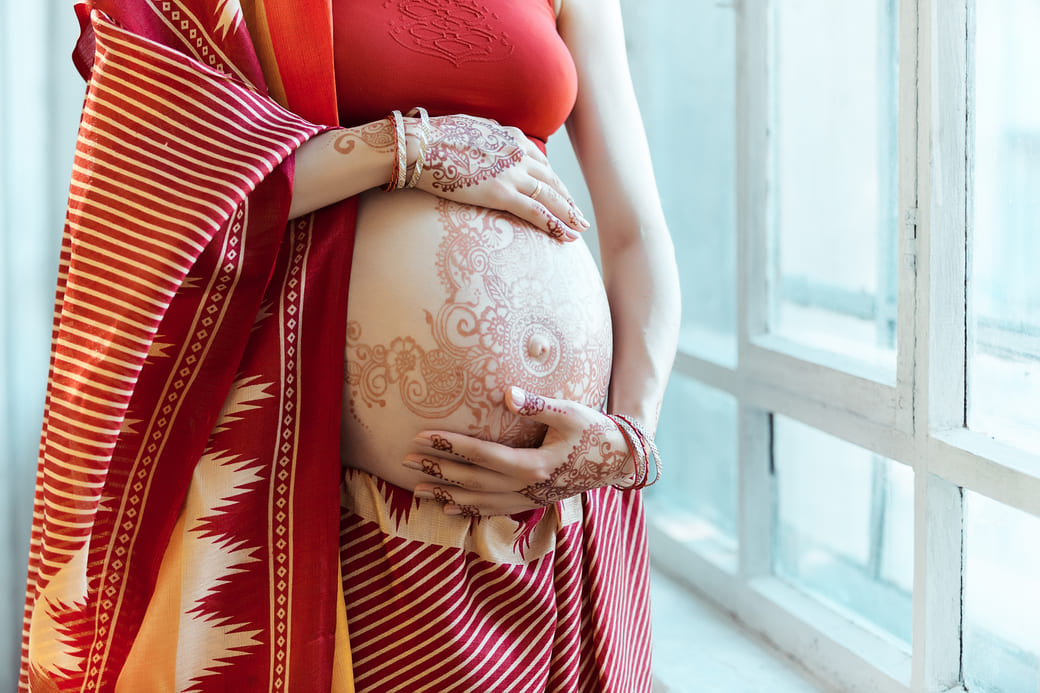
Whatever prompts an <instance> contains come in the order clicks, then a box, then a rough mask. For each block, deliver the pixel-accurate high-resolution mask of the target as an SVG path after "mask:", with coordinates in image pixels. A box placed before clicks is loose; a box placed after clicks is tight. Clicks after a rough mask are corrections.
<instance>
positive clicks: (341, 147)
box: [332, 120, 397, 154]
mask: <svg viewBox="0 0 1040 693" xmlns="http://www.w3.org/2000/svg"><path fill="white" fill-rule="evenodd" d="M358 142H363V143H364V144H367V145H368V146H369V147H371V148H372V149H374V150H376V151H377V152H392V151H395V150H396V149H397V135H396V133H395V132H394V129H393V128H392V127H390V126H389V125H388V124H387V121H385V120H379V121H376V122H374V123H368V124H367V125H364V126H362V127H360V128H352V129H350V130H344V131H343V132H342V133H341V134H340V135H339V136H338V137H337V138H336V139H335V141H333V143H332V146H333V147H334V148H335V149H336V151H337V152H339V153H340V154H350V153H351V152H352V151H354V148H355V147H356V146H357V143H358Z"/></svg>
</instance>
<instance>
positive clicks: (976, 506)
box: [964, 491, 1040, 693]
mask: <svg viewBox="0 0 1040 693" xmlns="http://www.w3.org/2000/svg"><path fill="white" fill-rule="evenodd" d="M964 506H965V507H964V512H965V515H964V525H965V560H964V683H965V684H967V686H968V690H971V691H980V692H981V693H1017V692H1018V691H1025V692H1028V693H1034V692H1035V691H1038V690H1040V589H1037V587H1038V586H1040V552H1038V551H1035V550H1033V549H1032V548H1031V547H1034V546H1036V538H1037V537H1038V536H1040V518H1037V517H1034V516H1033V515H1029V514H1027V513H1024V512H1021V511H1019V510H1015V509H1014V508H1010V507H1008V506H1006V505H1003V504H1001V503H997V502H996V501H993V500H990V499H989V498H986V497H984V496H980V495H978V494H976V493H972V492H970V491H969V492H965V494H964Z"/></svg>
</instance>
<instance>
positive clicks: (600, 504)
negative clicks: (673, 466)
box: [20, 0, 649, 693]
mask: <svg viewBox="0 0 1040 693" xmlns="http://www.w3.org/2000/svg"><path fill="white" fill-rule="evenodd" d="M77 10H78V12H79V14H80V18H81V21H82V22H83V27H84V31H83V33H82V36H81V39H80V42H79V44H78V46H77V51H76V55H75V57H76V61H77V65H78V66H79V67H80V70H81V72H83V74H84V76H89V85H88V91H87V95H86V99H85V102H84V107H83V115H82V119H81V125H80V132H79V138H78V142H77V150H76V158H75V163H74V171H73V178H72V184H71V189H70V195H69V207H68V214H67V224H66V230H65V235H64V239H63V245H62V253H61V264H60V269H59V288H58V295H57V301H56V311H55V319H54V335H53V346H52V361H51V373H50V380H49V384H48V397H47V406H46V410H45V415H44V428H43V436H42V440H41V446H40V464H39V470H38V474H37V487H36V502H35V513H34V523H33V535H32V548H31V555H30V569H29V581H28V590H27V602H26V622H25V635H24V647H23V662H22V676H21V681H20V689H21V690H23V691H36V692H37V693H42V692H51V691H62V692H65V691H105V692H108V691H142V690H148V691H167V690H169V691H197V692H200V693H207V692H210V691H285V692H288V691H293V692H300V691H303V692H310V691H314V692H319V693H325V692H328V691H334V692H335V693H346V692H348V691H353V690H355V667H354V666H353V664H352V657H351V653H352V645H353V646H354V649H355V650H356V651H361V652H364V648H365V646H366V645H368V647H369V649H368V651H367V653H366V654H364V657H365V661H366V662H367V663H368V664H366V666H368V667H369V671H371V670H372V669H378V668H379V667H380V666H384V667H387V668H389V669H393V670H396V669H400V668H402V667H405V666H406V665H407V666H409V667H413V668H414V667H417V669H416V671H417V672H418V673H414V674H410V675H409V676H408V677H405V678H404V679H401V680H394V679H392V677H391V678H386V677H383V678H379V679H378V680H379V681H380V683H369V684H365V685H366V686H368V687H367V688H366V687H365V686H362V685H361V684H359V685H358V686H357V689H358V690H380V691H381V690H438V691H443V690H502V691H514V690H516V691H519V690H546V689H548V690H560V691H570V690H579V689H580V690H609V691H634V690H644V689H646V688H648V684H649V678H648V662H649V654H648V652H649V650H648V648H649V643H648V638H649V632H648V625H647V618H646V561H645V544H644V539H643V530H642V515H641V507H640V506H639V500H638V496H637V495H636V494H621V493H618V492H616V491H613V490H604V491H601V492H594V493H590V494H587V496H586V498H585V499H584V500H583V501H582V502H581V503H580V505H581V506H582V507H581V516H580V521H578V522H572V523H570V524H568V525H567V527H566V528H564V529H563V530H561V531H560V533H559V536H557V537H556V538H555V539H554V540H553V542H551V543H553V546H552V547H551V548H552V549H553V550H552V551H549V552H548V553H545V554H543V555H542V556H540V557H539V558H538V559H537V560H532V561H530V563H529V564H525V565H523V566H521V567H519V568H518V567H516V566H514V565H505V567H502V568H495V567H494V566H491V565H490V564H488V566H485V567H483V568H480V569H479V570H478V569H476V568H473V566H475V565H476V564H477V563H476V562H475V561H473V560H471V559H470V558H468V557H465V556H462V555H461V554H460V553H459V552H458V551H455V552H454V553H452V552H451V551H445V550H442V549H443V547H431V548H430V549H429V551H427V552H426V553H423V551H424V549H421V548H417V544H416V543H415V542H411V543H409V542H407V541H405V540H401V539H399V538H397V537H394V538H380V537H379V536H377V535H376V534H375V533H373V532H372V531H370V528H368V527H367V526H364V525H363V523H361V522H358V521H356V519H355V518H356V517H357V516H356V515H354V514H352V513H349V512H346V511H345V509H344V508H343V507H342V505H341V493H340V486H341V481H342V473H341V462H340V458H339V427H340V401H341V396H342V378H343V354H344V340H345V335H346V305H347V288H348V282H349V276H348V274H349V273H348V272H347V271H345V269H344V268H349V267H350V264H351V254H352V245H353V243H352V240H353V224H354V216H355V211H356V203H355V202H354V201H352V200H348V201H345V202H343V203H341V204H339V205H334V206H332V207H329V208H326V209H324V210H322V211H320V212H318V213H315V214H312V215H309V216H307V217H304V218H301V219H296V220H293V221H292V222H291V223H288V222H287V217H288V208H289V202H290V199H291V194H292V190H291V189H292V157H293V152H294V151H295V149H296V148H297V147H298V146H299V145H300V144H301V143H302V142H304V141H306V140H307V139H308V138H309V137H311V136H313V135H314V134H316V133H318V132H321V131H323V130H324V129H326V128H328V127H331V126H334V125H335V124H336V94H335V90H334V87H333V85H334V83H335V81H334V79H333V71H332V31H331V25H330V6H329V0H297V1H296V2H293V3H284V2H283V3H279V2H274V1H273V0H252V2H247V1H246V0H242V2H241V4H240V3H239V1H238V0H95V1H94V2H92V3H90V5H89V7H88V6H86V5H79V6H77ZM384 492H386V493H388V494H389V495H392V493H391V492H388V491H386V490H385V489H384ZM389 495H388V496H387V497H389ZM406 505H407V502H406ZM395 542H396V543H395ZM372 550H377V551H383V552H384V553H385V554H387V555H390V554H393V555H394V556H397V557H400V555H402V554H406V555H407V556H408V560H411V561H412V565H413V567H414V570H412V573H411V574H410V575H409V576H408V579H409V580H412V581H421V582H422V584H423V585H424V588H425V589H426V590H427V591H428V592H436V591H437V590H440V589H444V588H445V586H447V585H452V584H456V583H457V582H458V581H459V580H462V581H468V582H469V583H472V584H473V585H477V587H475V591H476V592H480V591H482V590H483V591H485V592H487V590H488V589H490V588H485V587H484V586H483V585H484V583H485V582H486V583H487V584H491V585H494V586H495V587H494V589H493V590H491V591H490V592H487V593H488V594H489V595H491V596H492V597H493V598H494V601H496V603H500V604H501V603H503V600H506V601H509V600H510V599H511V600H513V602H512V603H513V605H514V608H513V609H512V611H504V612H503V613H502V614H501V616H500V617H497V618H499V621H497V622H496V621H493V620H492V621H488V620H487V619H480V618H476V619H475V620H474V618H471V617H472V616H473V614H470V613H467V610H469V611H473V610H475V609H479V608H482V607H480V606H476V605H474V604H472V603H471V602H467V601H465V600H463V601H460V602H457V603H453V604H449V605H448V607H446V609H445V610H443V611H444V612H443V613H441V614H440V617H441V618H442V619H445V620H444V624H445V625H443V626H442V625H441V621H435V620H434V621H431V620H430V619H426V622H425V625H426V626H429V625H430V623H434V624H435V625H436V627H437V628H439V629H440V628H443V629H447V628H448V625H450V624H459V623H470V622H478V621H479V622H480V623H482V624H484V625H483V626H482V628H485V627H486V628H487V629H488V630H489V631H495V632H498V631H501V632H500V633H498V635H497V636H495V637H498V640H494V638H493V637H492V635H493V633H492V635H488V634H486V633H484V632H483V631H481V632H480V633H479V636H480V637H483V638H485V639H486V638H492V641H494V642H499V641H501V642H503V643H506V644H508V645H510V646H511V647H512V650H511V651H515V652H521V653H522V654H523V656H516V657H511V658H510V659H509V660H508V661H509V662H510V664H509V666H508V667H506V668H503V669H502V670H501V671H496V670H495V667H496V666H500V665H499V664H498V663H497V662H496V661H495V657H497V656H498V655H497V654H496V653H498V652H499V650H496V649H494V648H492V649H490V650H488V651H489V652H491V653H492V654H495V656H494V657H485V658H484V659H483V660H481V662H480V663H479V664H478V665H476V666H477V670H476V671H471V670H470V669H472V668H473V666H471V665H472V664H473V662H472V661H469V660H467V661H463V660H461V659H460V660H459V661H452V659H451V658H452V647H451V646H450V642H449V645H448V647H447V648H445V647H443V646H442V645H443V643H437V642H436V638H435V635H434V634H432V633H430V634H426V635H424V636H423V637H422V638H421V639H418V640H416V639H414V638H413V639H412V640H408V639H407V638H401V639H398V640H397V641H396V643H397V646H394V643H393V642H390V643H387V644H386V645H385V646H384V645H378V646H377V647H373V645H372V643H378V642H379V641H378V637H377V636H378V635H379V634H380V633H381V632H383V631H384V630H386V629H388V628H390V627H391V626H393V627H396V628H401V627H402V624H401V623H400V622H397V621H394V619H395V618H396V617H394V616H393V615H391V613H390V612H389V611H387V610H386V607H382V606H380V605H376V606H375V607H373V608H372V609H368V610H367V611H366V612H365V616H364V617H363V618H359V619H358V622H354V621H353V620H352V621H351V623H350V627H349V629H348V615H347V614H348V611H349V609H348V608H347V607H346V605H345V601H344V592H345V591H346V594H347V598H348V599H351V600H352V602H351V604H352V605H353V604H354V603H355V602H356V601H360V600H363V599H364V598H365V597H366V595H367V594H368V591H367V590H370V589H371V588H372V587H371V586H372V585H377V584H380V583H386V584H397V583H396V581H397V580H398V579H399V577H400V576H395V575H388V574H382V575H368V576H364V577H363V579H362V577H360V576H359V571H360V570H362V569H363V567H364V562H363V558H362V557H363V555H365V552H366V551H372ZM448 553H451V554H452V555H450V556H449V555H447V554H448ZM522 553H523V552H522V551H521V554H522ZM460 560H462V561H466V565H467V566H469V567H470V568H469V569H470V570H477V573H472V572H471V573H468V574H466V573H465V571H463V574H459V573H458V571H457V570H447V569H445V568H444V566H447V565H449V564H452V563H451V562H452V561H455V562H456V563H454V564H452V565H459V564H458V561H460ZM375 565H386V563H385V562H383V563H376V564H375ZM359 566H360V568H359ZM348 570H349V571H350V572H351V577H350V578H347V577H346V572H347V571H348ZM410 570H411V569H410ZM496 570H497V572H496ZM480 571H483V572H480ZM384 572H386V571H384ZM482 581H484V582H482ZM534 593H537V594H539V595H542V596H543V597H544V595H549V597H550V598H549V599H548V603H551V604H553V605H555V610H554V611H550V612H546V613H542V612H539V613H536V614H534V616H531V615H530V614H525V613H524V611H523V610H524V605H525V604H528V605H529V606H531V607H533V606H535V605H539V604H545V603H547V602H546V599H545V598H541V599H539V600H531V599H528V597H527V596H525V595H530V594H534ZM467 619H468V620H467ZM524 619H527V620H524ZM391 621H394V622H393V623H391ZM503 623H505V624H514V623H523V624H524V625H523V627H522V628H521V627H517V628H506V629H505V630H502V629H501V628H500V627H499V626H501V624H503ZM404 626H407V627H410V628H412V629H413V630H414V631H415V632H420V629H419V627H418V625H414V626H408V624H404ZM355 627H356V628H357V629H358V631H359V632H360V633H362V634H363V635H364V634H365V633H367V635H364V637H363V638H362V637H361V636H359V637H358V638H357V642H351V640H350V637H349V635H348V631H349V632H350V633H353V631H354V629H355ZM474 637H476V635H475V636H474ZM403 642H407V643H409V644H408V645H407V647H404V646H402V645H401V643H403ZM475 642H484V641H483V640H479V638H477V640H475ZM434 644H435V645H437V646H432V645H434ZM359 647H360V648H361V650H358V649H357V648H359ZM496 647H497V646H496ZM503 651H504V650H503ZM359 661H360V660H359ZM444 667H449V668H450V667H455V668H456V669H457V670H458V671H457V673H456V674H453V675H452V676H450V677H445V675H444V672H445V671H446V669H445V668H444ZM450 670H451V671H455V669H450ZM359 680H360V679H359ZM370 680H371V681H376V678H374V677H370ZM395 681H396V682H395ZM435 682H437V683H435ZM478 682H484V683H478ZM491 682H495V683H491Z"/></svg>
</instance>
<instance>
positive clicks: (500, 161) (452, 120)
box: [426, 115, 524, 192]
mask: <svg viewBox="0 0 1040 693" xmlns="http://www.w3.org/2000/svg"><path fill="white" fill-rule="evenodd" d="M430 123H431V125H432V126H433V133H432V135H433V136H432V138H431V139H430V145H429V150H428V151H427V155H426V156H427V158H426V166H427V170H428V171H429V172H430V175H431V176H432V177H433V182H432V184H431V185H432V186H433V187H434V188H435V189H438V190H443V191H444V192H453V191H455V190H458V189H459V188H466V187H469V186H472V185H477V184H478V183H481V182H483V181H485V180H489V179H491V178H495V177H496V176H498V175H499V174H501V173H502V172H503V171H505V170H506V169H509V168H511V167H513V166H515V165H516V164H518V163H520V161H521V160H523V158H524V151H523V149H521V148H520V144H519V143H518V142H517V141H516V139H515V138H514V137H513V135H512V134H511V133H510V132H509V130H507V129H506V128H504V127H502V126H501V125H498V124H497V123H493V122H491V121H489V120H483V119H480V118H473V117H471V116H466V115H452V116H440V117H437V118H431V119H430Z"/></svg>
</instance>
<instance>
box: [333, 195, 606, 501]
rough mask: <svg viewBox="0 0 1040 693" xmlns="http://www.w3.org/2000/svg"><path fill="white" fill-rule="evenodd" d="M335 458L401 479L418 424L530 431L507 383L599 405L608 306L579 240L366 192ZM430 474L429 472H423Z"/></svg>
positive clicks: (533, 434) (408, 480) (519, 437)
mask: <svg viewBox="0 0 1040 693" xmlns="http://www.w3.org/2000/svg"><path fill="white" fill-rule="evenodd" d="M347 315H348V321H349V322H348V328H347V354H346V361H347V364H346V365H347V377H346V383H345V386H344V393H343V394H344V408H343V412H344V413H343V449H342V454H343V461H344V464H346V465H347V466H353V467H358V468H361V469H364V470H366V471H368V472H370V473H372V474H375V475H376V476H380V477H382V478H384V479H386V480H388V481H390V482H391V483H394V484H396V485H398V486H401V487H404V488H408V489H411V488H413V487H414V485H415V484H416V483H418V482H419V481H422V480H424V477H423V475H422V474H421V473H419V472H413V471H410V470H408V469H406V468H404V467H403V466H402V465H401V462H402V461H403V459H404V456H405V455H406V454H407V453H409V452H411V451H412V446H411V442H412V440H413V438H414V437H415V435H416V434H417V433H418V432H420V431H422V430H429V429H437V430H447V431H457V432H461V433H468V434H471V435H476V436H479V437H481V438H484V439H486V440H494V441H497V442H502V443H505V444H508V445H511V446H514V447H516V446H534V445H537V444H538V443H539V442H540V441H541V438H542V436H543V435H544V427H542V426H541V425H539V424H536V423H534V422H532V421H530V420H529V419H521V418H519V417H517V416H514V415H513V414H511V413H509V412H508V411H507V409H506V407H505V404H504V403H503V396H504V392H505V388H507V387H509V386H511V385H518V386H520V387H522V388H525V389H527V390H530V391H532V392H537V393H538V394H542V395H547V396H551V397H561V398H565V399H571V400H575V401H579V402H583V403H585V404H588V405H590V406H594V407H598V406H600V405H601V404H602V402H603V400H604V398H605V396H606V391H607V384H608V380H609V377H610V362H611V326H610V312H609V307H608V305H607V300H606V295H605V293H604V290H603V282H602V280H601V278H600V275H599V272H598V270H597V268H596V266H595V263H594V262H593V259H592V256H591V254H590V253H589V250H588V248H587V246H586V245H585V243H584V242H583V241H578V242H575V243H569V244H562V245H561V244H560V243H558V242H556V241H553V240H551V239H550V238H548V237H547V236H546V235H545V234H544V233H542V232H540V231H538V230H536V229H535V228H534V227H532V226H530V225H528V224H527V223H525V222H522V221H520V220H518V219H517V218H515V217H513V216H511V215H507V214H503V213H499V212H493V211H490V210H486V209H482V208H478V207H470V206H467V205H460V204H456V203H453V202H448V201H445V200H440V199H438V198H436V197H433V196H430V195H427V194H426V193H423V192H420V191H405V192H395V193H392V194H386V193H383V192H381V191H374V192H370V193H367V194H366V195H364V196H363V197H362V199H361V207H360V211H359V215H358V227H357V240H356V246H355V252H354V264H353V268H352V273H351V279H350V300H349V306H348V313H347ZM426 480H428V479H426Z"/></svg>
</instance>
